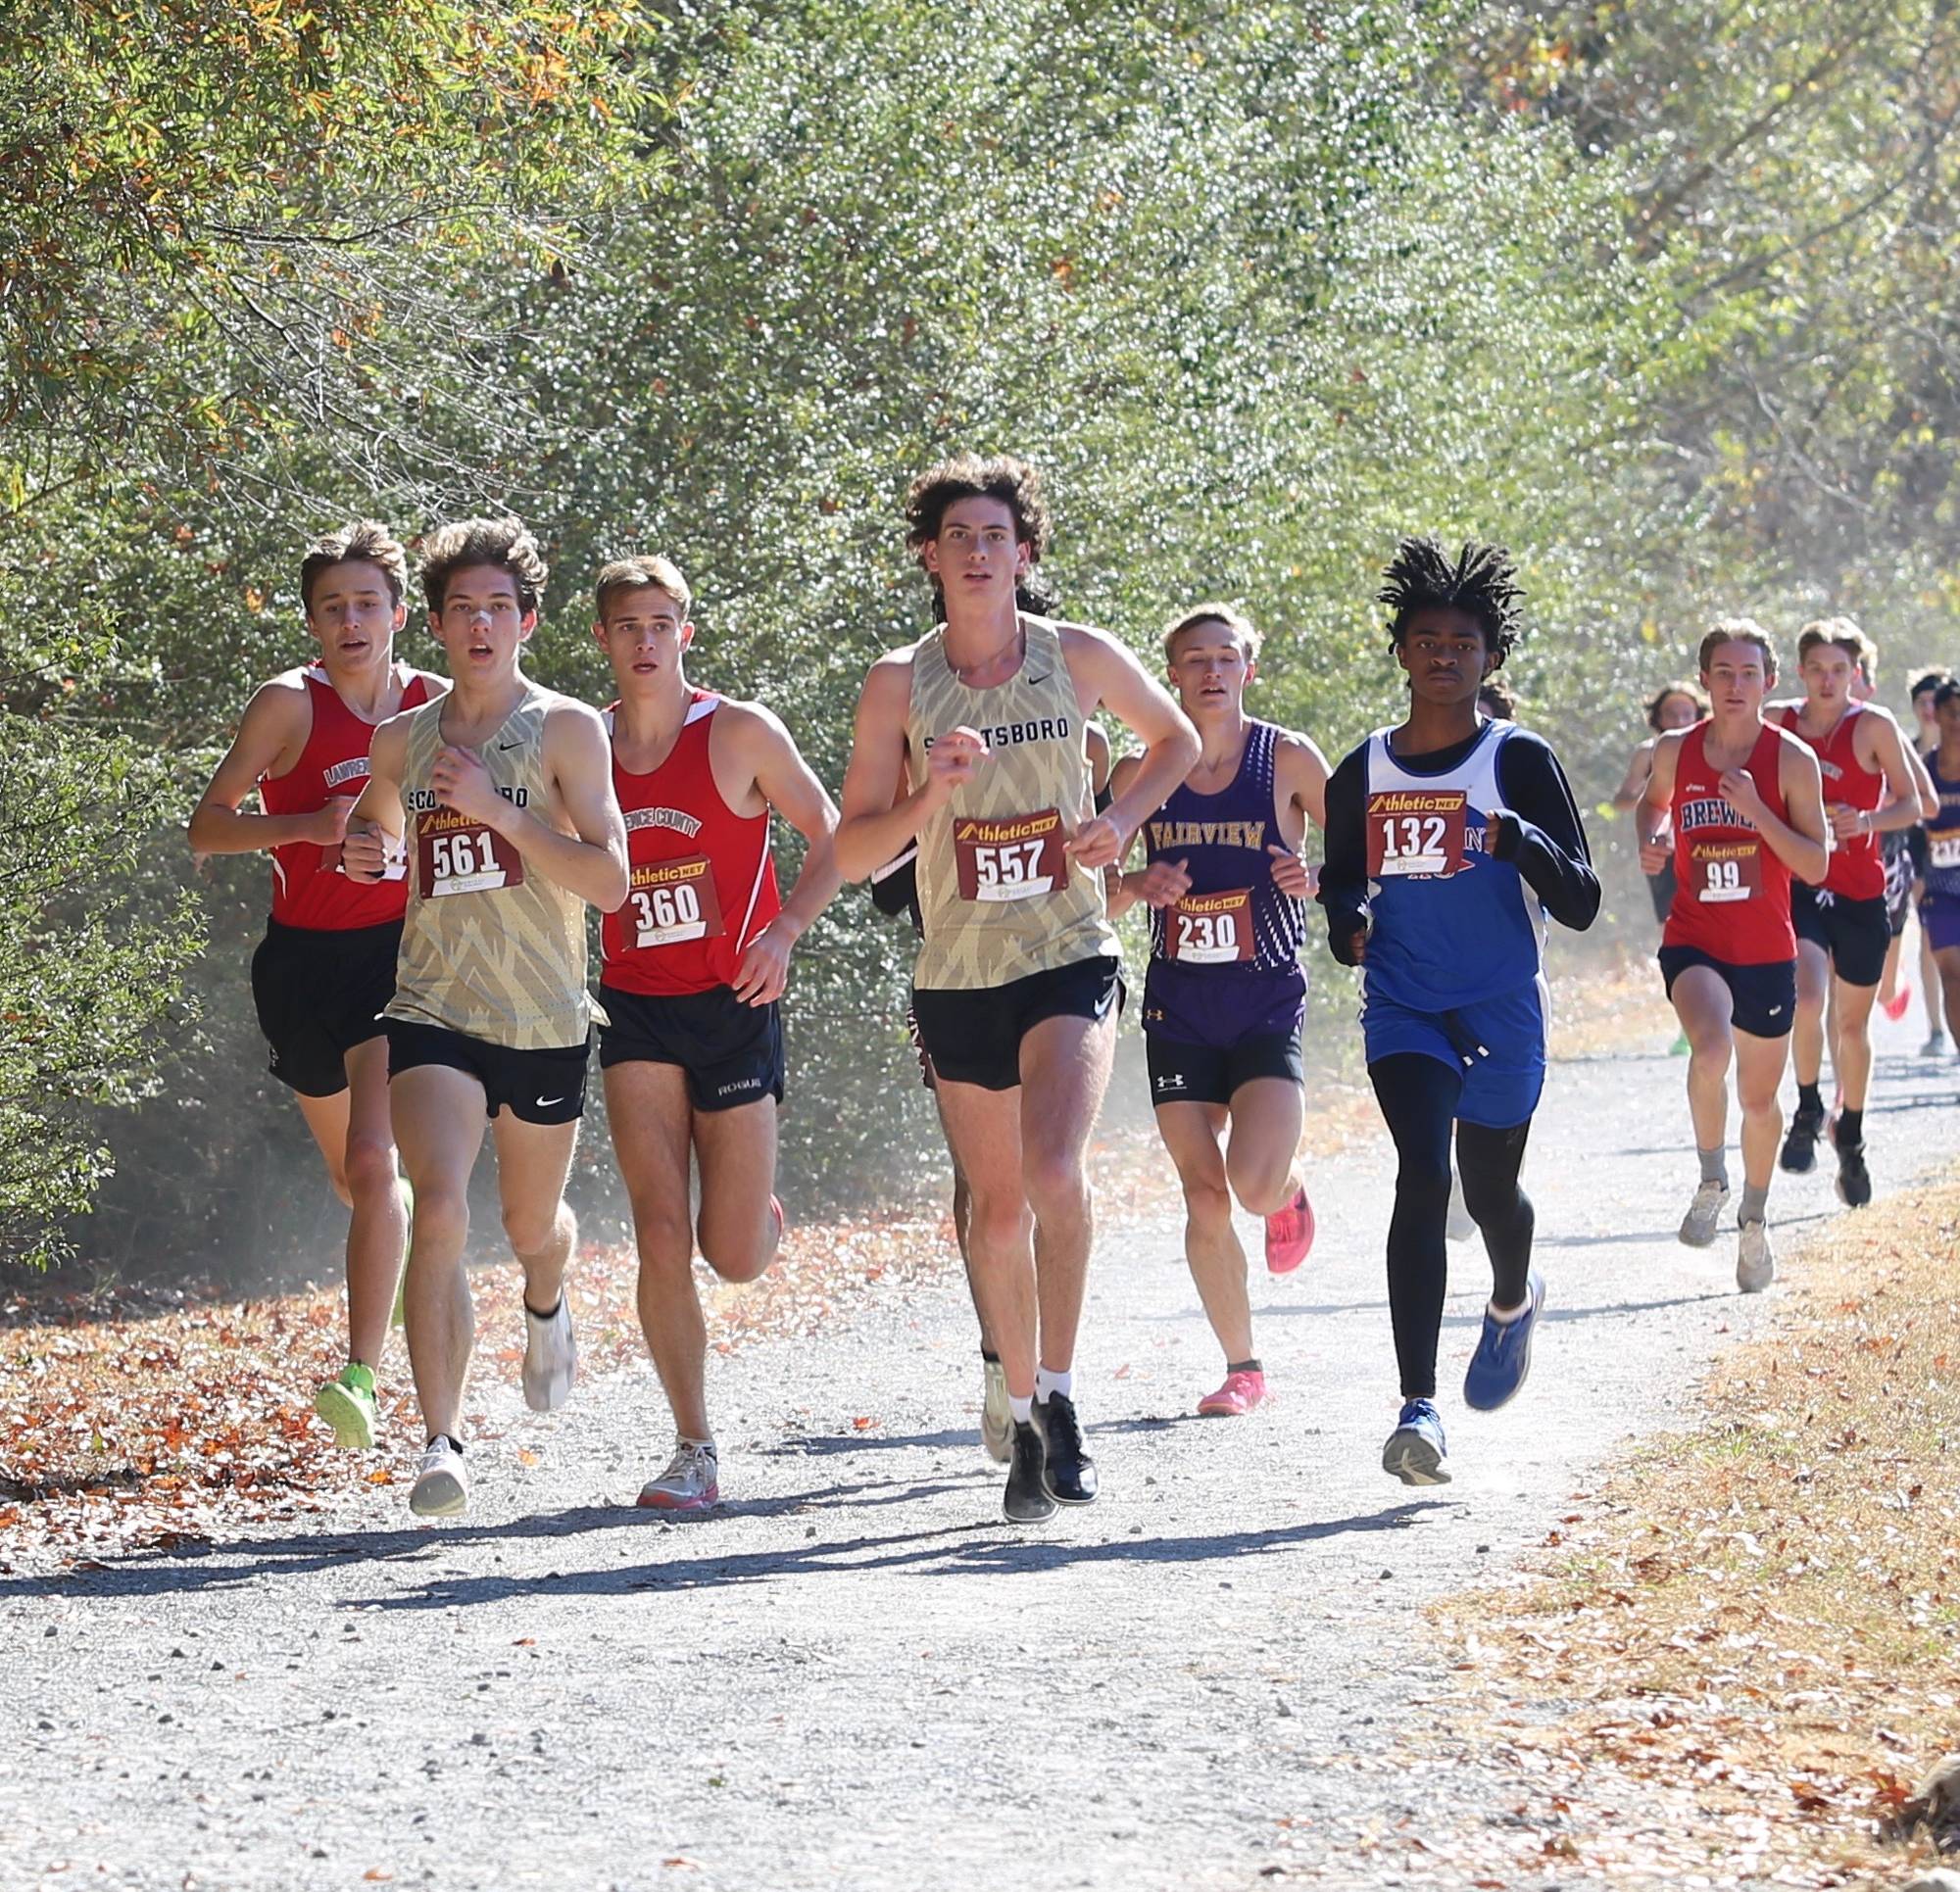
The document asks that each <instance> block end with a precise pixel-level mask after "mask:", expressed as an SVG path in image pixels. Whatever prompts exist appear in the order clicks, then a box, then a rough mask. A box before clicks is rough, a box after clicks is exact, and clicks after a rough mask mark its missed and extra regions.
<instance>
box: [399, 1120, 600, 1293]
mask: <svg viewBox="0 0 1960 1892" xmlns="http://www.w3.org/2000/svg"><path fill="white" fill-rule="evenodd" d="M490 1136H491V1140H493V1141H494V1142H495V1143H496V1145H497V1195H498V1200H499V1203H500V1205H501V1207H502V1209H503V1212H504V1235H505V1238H506V1239H507V1240H508V1241H509V1242H510V1244H511V1252H512V1253H513V1254H514V1255H515V1256H516V1258H517V1261H518V1264H519V1265H520V1266H521V1267H522V1268H523V1271H524V1305H525V1306H526V1307H527V1308H529V1309H530V1311H531V1312H532V1313H533V1314H549V1313H550V1312H551V1311H552V1310H553V1309H554V1308H556V1307H557V1306H558V1304H559V1302H560V1300H561V1299H562V1298H563V1297H564V1266H565V1263H566V1262H567V1261H569V1260H570V1259H571V1251H572V1249H573V1248H574V1247H575V1246H577V1243H578V1223H577V1220H576V1219H575V1218H574V1217H573V1215H572V1213H571V1210H570V1208H569V1207H568V1206H567V1205H566V1202H565V1199H564V1186H565V1181H566V1179H567V1178H568V1177H569V1176H570V1175H571V1156H572V1151H573V1150H575V1149H576V1148H577V1147H578V1123H577V1120H576V1119H574V1120H573V1121H572V1122H570V1123H568V1124H527V1123H525V1122H524V1121H523V1120H522V1119H521V1118H518V1117H515V1116H514V1115H513V1114H512V1113H511V1112H510V1111H509V1110H501V1111H499V1112H498V1113H497V1120H496V1122H495V1123H493V1124H492V1125H491V1126H490ZM419 1199H420V1198H419V1197H417V1200H419Z"/></svg>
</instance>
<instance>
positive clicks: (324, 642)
mask: <svg viewBox="0 0 1960 1892" xmlns="http://www.w3.org/2000/svg"><path fill="white" fill-rule="evenodd" d="M407 586H408V560H407V558H406V557H405V556H404V554H403V551H402V548H401V546H400V545H399V544H397V543H396V541H395V540H394V539H393V538H391V537H390V536H389V534H388V531H387V528H386V527H385V526H381V525H377V524H375V523H374V522H373V521H372V520H371V519H364V520H362V521H361V523H359V524H358V525H352V526H349V527H347V528H346V529H345V530H343V531H340V532H334V533H330V534H329V535H328V536H327V537H325V538H323V539H321V540H320V541H319V543H318V544H316V545H315V546H313V547H312V548H311V549H310V550H309V551H308V553H307V555H306V557H305V558H304V559H302V560H301V563H300V602H301V606H302V607H303V608H304V610H305V612H306V622H307V629H308V630H309V631H310V632H312V634H313V636H314V638H315V640H316V641H317V642H318V643H319V655H318V656H317V657H316V658H315V660H314V661H312V662H310V663H307V664H304V665H302V666H301V667H300V668H298V669H296V670H287V671H284V672H282V673H281V674H280V675H278V676H276V677H274V678H273V679H272V680H271V681H270V683H268V684H265V685H264V686H262V687H261V689H260V690H259V692H258V694H257V695H256V696H254V697H253V699H252V701H251V703H249V704H248V705H247V707H246V710H245V714H244V717H243V719H242V720H241V721H240V723H239V725H238V734H237V736H236V738H235V739H234V740H233V742H232V744H231V747H230V749H229V750H228V751H227V752H226V753H225V756H224V759H223V760H222V761H221V762H220V763H219V765H218V772H217V773H216V774H215V775H213V777H212V778H211V786H210V787H209V788H207V789H206V790H205V792H204V797H203V799H202V800H200V801H199V802H198V804H197V809H196V811H195V812H194V813H193V814H192V816H191V818H190V845H191V847H192V848H193V849H195V850H196V852H197V853H198V854H199V855H200V856H202V855H206V854H241V853H253V852H257V851H259V850H261V849H264V850H267V851H269V852H270V854H271V856H272V912H271V918H270V921H269V922H268V924H267V928H266V938H265V942H264V944H262V945H261V946H260V947H259V949H258V951H257V952H255V953H254V954H253V955H252V995H253V998H254V1000H255V1001H256V1003H257V1006H258V1012H259V1023H260V1026H261V1029H262V1030H263V1031H264V1032H265V1034H266V1039H267V1042H268V1043H269V1044H270V1047H271V1071H272V1075H273V1076H274V1077H275V1078H277V1079H278V1080H279V1081H280V1082H281V1083H282V1084H285V1085H286V1086H287V1087H288V1088H289V1089H290V1090H291V1091H292V1092H293V1094H294V1096H295V1097H297V1098H298V1100H299V1106H300V1110H301V1112H302V1114H303V1115H304V1116H305V1118H306V1121H307V1128H308V1129H309V1130H311V1131H312V1132H313V1135H314V1140H315V1141H316V1142H318V1143H319V1151H320V1154H321V1156H323V1157H324V1158H325V1159H326V1173H327V1177H328V1179H329V1180H330V1181H331V1183H332V1185H333V1190H334V1193H335V1194H336V1195H338V1196H339V1197H340V1199H341V1200H342V1201H343V1202H344V1203H346V1204H347V1206H348V1208H349V1210H350V1211H351V1212H352V1213H351V1215H350V1217H349V1221H348V1227H347V1366H346V1368H345V1369H344V1370H343V1371H342V1373H341V1374H340V1376H339V1378H337V1379H335V1380H329V1381H328V1382H327V1383H326V1384H325V1385H323V1386H321V1387H320V1389H319V1393H318V1394H317V1395H316V1397H315V1399H314V1407H315V1410H316V1411H317V1412H319V1415H320V1416H321V1417H322V1418H323V1419H325V1420H326V1421H327V1422H328V1423H329V1424H330V1425H331V1426H332V1428H333V1431H334V1436H335V1437H336V1438H337V1439H338V1440H339V1441H340V1443H341V1444H343V1445H347V1446H353V1447H359V1448H364V1449H365V1448H367V1447H369V1446H371V1445H372V1444H373V1443H374V1369H375V1367H376V1366H377V1365H378V1364H379V1362H380V1358H381V1349H382V1346H383V1345H384V1343H385V1342H386V1339H387V1334H388V1310H389V1308H390V1306H391V1305H392V1304H393V1301H394V1295H395V1285H396V1283H397V1282H398V1281H399V1280H400V1278H401V1272H402V1256H403V1253H404V1250H405V1249H406V1247H407V1244H408V1221H407V1214H406V1210H405V1208H404V1205H403V1201H402V1197H401V1193H400V1189H399V1186H398V1184H397V1180H396V1174H395V1138H394V1133H393V1131H392V1130H391V1129H390V1128H389V1124H388V1046H387V1041H386V1040H385V1039H384V1038H383V1036H382V1028H381V1023H380V1019H379V1016H378V1014H379V1012H380V1010H381V1007H382V1006H383V1005H385V1004H386V1003H387V1002H388V1000H389V998H390V996H392V995H393V993H394V990H395V953H396V949H397V947H398V946H400V944H401V937H402V911H403V907H404V906H405V904H406V902H407V898H408V893H407V887H406V885H405V883H404V882H403V880H401V879H400V878H399V877H398V878H396V879H394V880H390V881H383V882H380V883H378V884H375V885H371V886H366V885H363V884H362V883H360V882H358V881H352V880H349V879H348V878H347V877H346V875H345V874H343V873H342V872H341V871H340V843H341V838H342V836H343V835H344V834H345V833H346V831H347V815H348V811H349V809H351V808H352V807H353V806H354V802H355V800H356V798H357V797H358V796H359V795H360V793H361V791H362V790H363V789H364V788H365V787H366V786H367V783H368V745H369V744H370V742H371V741H372V740H373V735H374V726H375V724H377V723H380V722H384V721H386V720H387V718H388V717H390V716H392V715H394V714H395V713H396V712H397V711H398V710H401V709H413V708H414V707H415V706H416V704H417V703H424V702H426V701H427V700H428V699H429V698H430V697H431V696H434V695H439V694H440V693H441V692H443V691H445V690H447V689H448V688H449V686H448V684H447V683H446V682H444V681H443V680H442V679H441V678H439V677H433V676H428V675H425V674H423V673H422V672H420V671H417V670H413V669H411V668H410V667H409V666H408V665H407V664H405V663H397V662H396V661H395V650H394V646H395V636H396V633H397V632H399V631H400V630H401V628H402V625H403V623H404V621H405V620H406V617H407V614H408V613H407V608H406V606H404V604H403V594H404V592H405V591H406V589H407ZM255 788H256V789H257V791H258V795H259V804H260V807H261V808H262V809H263V810H264V812H263V813H260V814H246V813H243V812H241V807H242V804H243V802H244V800H245V799H246V797H247V796H249V795H250V794H251V793H252V792H253V790H254V789H255Z"/></svg>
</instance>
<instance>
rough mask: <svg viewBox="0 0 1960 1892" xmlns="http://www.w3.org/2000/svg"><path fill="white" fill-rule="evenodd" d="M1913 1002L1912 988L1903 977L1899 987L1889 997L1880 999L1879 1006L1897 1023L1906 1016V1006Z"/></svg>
mask: <svg viewBox="0 0 1960 1892" xmlns="http://www.w3.org/2000/svg"><path fill="white" fill-rule="evenodd" d="M1911 1003H1912V988H1911V986H1909V985H1908V984H1907V983H1906V982H1905V981H1904V980H1903V979H1901V980H1900V981H1899V989H1898V991H1897V992H1895V993H1893V994H1892V995H1891V996H1890V997H1889V998H1883V999H1881V1000H1880V1001H1879V1008H1880V1010H1882V1011H1883V1012H1884V1013H1885V1015H1886V1016H1887V1018H1889V1019H1890V1020H1891V1021H1892V1023H1893V1024H1894V1025H1896V1024H1897V1023H1898V1022H1899V1020H1900V1019H1901V1018H1903V1017H1904V1016H1905V1008H1906V1007H1907V1006H1908V1005H1910V1004H1911Z"/></svg>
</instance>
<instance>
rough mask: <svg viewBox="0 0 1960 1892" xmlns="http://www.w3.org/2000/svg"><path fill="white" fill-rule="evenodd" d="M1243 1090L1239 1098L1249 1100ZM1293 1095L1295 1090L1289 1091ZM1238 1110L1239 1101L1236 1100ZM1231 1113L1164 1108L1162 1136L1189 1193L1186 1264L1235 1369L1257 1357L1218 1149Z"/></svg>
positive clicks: (1212, 1107)
mask: <svg viewBox="0 0 1960 1892" xmlns="http://www.w3.org/2000/svg"><path fill="white" fill-rule="evenodd" d="M1248 1088H1249V1087H1243V1086H1242V1087H1241V1090H1240V1092H1239V1095H1240V1096H1243V1095H1244V1094H1245V1091H1246V1089H1248ZM1287 1088H1288V1089H1289V1090H1291V1089H1292V1088H1293V1087H1292V1086H1288V1087H1287ZM1232 1101H1233V1103H1234V1104H1235V1105H1236V1104H1237V1103H1238V1101H1239V1098H1238V1097H1237V1096H1235V1097H1234V1098H1233V1100H1232ZM1225 1122H1226V1110H1225V1106H1224V1105H1223V1104H1217V1103H1160V1104H1158V1105H1157V1130H1158V1132H1159V1133H1160V1134H1161V1135H1162V1137H1163V1140H1164V1147H1165V1148H1166V1149H1167V1150H1169V1152H1170V1158H1171V1161H1172V1162H1173V1163H1175V1164H1176V1165H1177V1175H1178V1181H1179V1182H1180V1183H1181V1184H1182V1185H1183V1187H1184V1258H1185V1260H1186V1262H1187V1263H1188V1264H1189V1265H1190V1268H1191V1278H1192V1280H1193V1281H1194V1282H1195V1283H1196V1284H1197V1286H1198V1298H1199V1300H1200V1302H1201V1304H1202V1305H1203V1308H1204V1318H1205V1319H1206V1320H1207V1321H1209V1322H1210V1323H1211V1332H1212V1333H1213V1334H1216V1335H1217V1337H1218V1344H1219V1345H1220V1346H1221V1347H1223V1348H1224V1349H1225V1364H1226V1365H1227V1366H1228V1367H1229V1366H1232V1365H1234V1364H1236V1363H1237V1362H1238V1361H1241V1360H1250V1359H1251V1358H1252V1357H1253V1354H1252V1305H1251V1301H1250V1298H1249V1296H1248V1295H1247V1292H1246V1251H1245V1249H1244V1248H1242V1247H1241V1246H1240V1245H1239V1237H1238V1235H1237V1234H1236V1233H1235V1231H1234V1230H1233V1227H1232V1194H1231V1188H1230V1185H1229V1183H1228V1181H1227V1175H1226V1166H1225V1158H1224V1156H1223V1154H1222V1153H1221V1152H1220V1150H1219V1147H1218V1136H1219V1132H1220V1131H1221V1130H1223V1129H1224V1127H1225Z"/></svg>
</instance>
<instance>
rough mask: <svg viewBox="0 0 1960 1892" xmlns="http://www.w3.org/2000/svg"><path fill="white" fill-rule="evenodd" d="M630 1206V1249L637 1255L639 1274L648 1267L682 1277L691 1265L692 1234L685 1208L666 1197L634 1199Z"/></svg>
mask: <svg viewBox="0 0 1960 1892" xmlns="http://www.w3.org/2000/svg"><path fill="white" fill-rule="evenodd" d="M632 1203H633V1245H634V1246H635V1247H636V1248H637V1249H638V1250H639V1252H640V1271H641V1273H642V1274H644V1273H645V1272H646V1271H647V1269H648V1268H650V1267H653V1268H668V1269H671V1268H678V1269H680V1270H681V1271H682V1272H683V1273H685V1272H686V1271H687V1269H688V1268H689V1267H690V1266H691V1265H692V1263H693V1261H694V1231H693V1229H692V1228H690V1227H689V1226H688V1220H687V1210H686V1208H685V1207H684V1206H681V1205H677V1204H676V1203H675V1202H674V1201H673V1199H672V1198H671V1197H670V1196H666V1195H659V1196H654V1195H648V1196H645V1197H642V1196H638V1195H636V1196H634V1197H633V1198H632Z"/></svg>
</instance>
